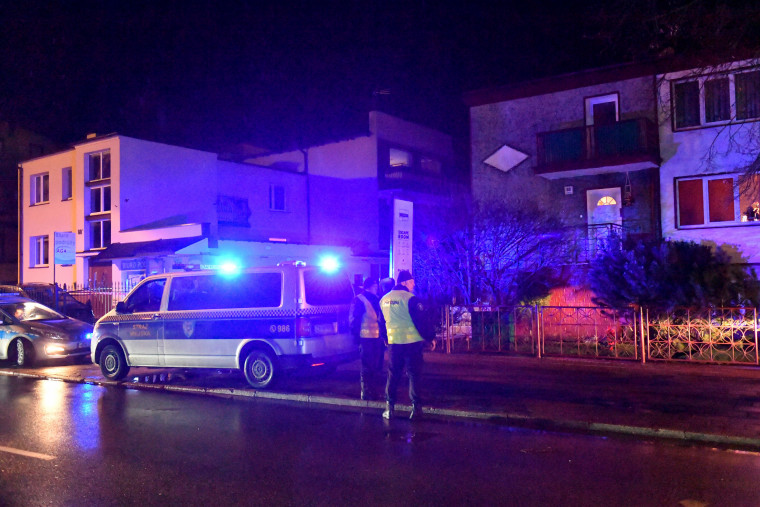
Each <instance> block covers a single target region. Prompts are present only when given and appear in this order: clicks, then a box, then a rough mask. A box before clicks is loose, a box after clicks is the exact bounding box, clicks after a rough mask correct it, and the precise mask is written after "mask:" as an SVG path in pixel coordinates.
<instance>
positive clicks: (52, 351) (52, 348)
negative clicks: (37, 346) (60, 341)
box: [45, 345, 66, 356]
mask: <svg viewBox="0 0 760 507" xmlns="http://www.w3.org/2000/svg"><path fill="white" fill-rule="evenodd" d="M65 351H66V349H65V348H63V346H62V345H45V353H46V354H47V355H49V356H54V355H56V354H63V353H64V352H65Z"/></svg>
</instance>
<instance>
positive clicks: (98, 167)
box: [88, 150, 111, 181]
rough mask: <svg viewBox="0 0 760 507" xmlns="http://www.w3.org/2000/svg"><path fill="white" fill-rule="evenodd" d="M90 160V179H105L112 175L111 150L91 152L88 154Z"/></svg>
mask: <svg viewBox="0 0 760 507" xmlns="http://www.w3.org/2000/svg"><path fill="white" fill-rule="evenodd" d="M88 161H89V173H88V174H89V176H90V178H89V180H88V181H93V180H104V179H106V178H110V177H111V152H110V151H108V150H106V151H101V152H98V153H90V154H89V155H88Z"/></svg>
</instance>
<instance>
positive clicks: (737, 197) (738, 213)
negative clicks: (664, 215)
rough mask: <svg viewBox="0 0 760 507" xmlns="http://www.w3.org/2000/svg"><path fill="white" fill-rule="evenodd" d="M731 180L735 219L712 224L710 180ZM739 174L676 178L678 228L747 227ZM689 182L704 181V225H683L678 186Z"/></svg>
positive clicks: (676, 217)
mask: <svg viewBox="0 0 760 507" xmlns="http://www.w3.org/2000/svg"><path fill="white" fill-rule="evenodd" d="M728 178H731V179H732V180H733V197H734V219H733V220H723V221H718V222H711V221H710V192H709V187H708V183H707V182H708V181H710V180H724V179H728ZM738 178H739V175H738V174H733V173H722V174H710V175H704V176H702V175H699V176H696V175H695V176H684V177H679V178H676V180H675V184H674V188H673V190H674V193H675V196H676V206H675V219H676V222H675V224H676V228H678V229H702V228H705V227H730V226H735V225H738V224H741V225H746V222H745V221H742V215H743V214H744V212H745V210H744V209H742V204H741V200H742V196H741V192H740V191H739V187H738ZM688 180H701V181H702V213H703V217H702V223H701V224H693V225H681V197H680V195H678V184H679V182H681V181H688ZM754 223H755V224H760V222H754Z"/></svg>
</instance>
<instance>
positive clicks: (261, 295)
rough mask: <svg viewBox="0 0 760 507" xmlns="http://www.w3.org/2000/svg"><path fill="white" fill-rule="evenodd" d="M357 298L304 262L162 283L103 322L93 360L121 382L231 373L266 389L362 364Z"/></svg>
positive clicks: (343, 282) (135, 295)
mask: <svg viewBox="0 0 760 507" xmlns="http://www.w3.org/2000/svg"><path fill="white" fill-rule="evenodd" d="M352 298H353V289H352V287H351V283H350V281H349V279H348V277H347V276H346V275H345V274H342V273H340V272H337V273H330V272H328V271H326V270H323V269H320V268H319V267H316V266H314V267H311V266H305V265H304V264H303V263H292V264H288V265H278V266H275V267H268V268H250V269H247V270H243V271H239V272H236V273H233V274H229V273H222V272H219V271H197V272H182V273H166V274H162V275H154V276H150V277H148V278H146V279H144V280H142V281H141V282H140V283H139V284H138V285H137V286H135V288H134V289H132V291H130V293H129V294H128V295H127V297H126V298H125V299H124V301H122V302H120V303H118V304H117V305H116V308H115V309H114V310H111V311H110V312H108V313H107V314H106V315H104V316H103V317H101V318H100V319H99V320H98V322H97V323H96V325H95V331H94V336H93V340H92V345H91V353H92V361H93V362H94V363H96V364H99V365H100V369H101V371H102V373H103V376H105V377H106V378H108V379H113V380H119V379H122V378H124V377H125V376H126V375H127V374H128V373H129V368H130V367H131V366H149V367H161V368H163V367H177V368H222V369H240V370H242V371H243V372H244V374H245V378H246V380H247V381H248V383H249V384H250V385H251V386H252V387H254V388H266V387H268V386H271V385H272V383H273V382H274V381H275V380H276V379H277V378H278V377H279V376H280V375H281V373H282V372H283V371H285V370H289V369H294V368H298V367H306V366H317V365H333V364H339V363H341V362H345V361H350V360H353V359H355V358H357V357H358V346H357V345H356V344H355V343H354V341H353V339H352V337H351V335H350V332H349V328H348V312H349V305H350V303H351V300H352Z"/></svg>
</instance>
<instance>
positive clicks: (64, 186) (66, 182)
mask: <svg viewBox="0 0 760 507" xmlns="http://www.w3.org/2000/svg"><path fill="white" fill-rule="evenodd" d="M73 183H74V179H73V173H72V172H71V167H64V168H63V169H61V200H62V201H70V200H71V199H73V197H74V189H73V188H72V187H73Z"/></svg>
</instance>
